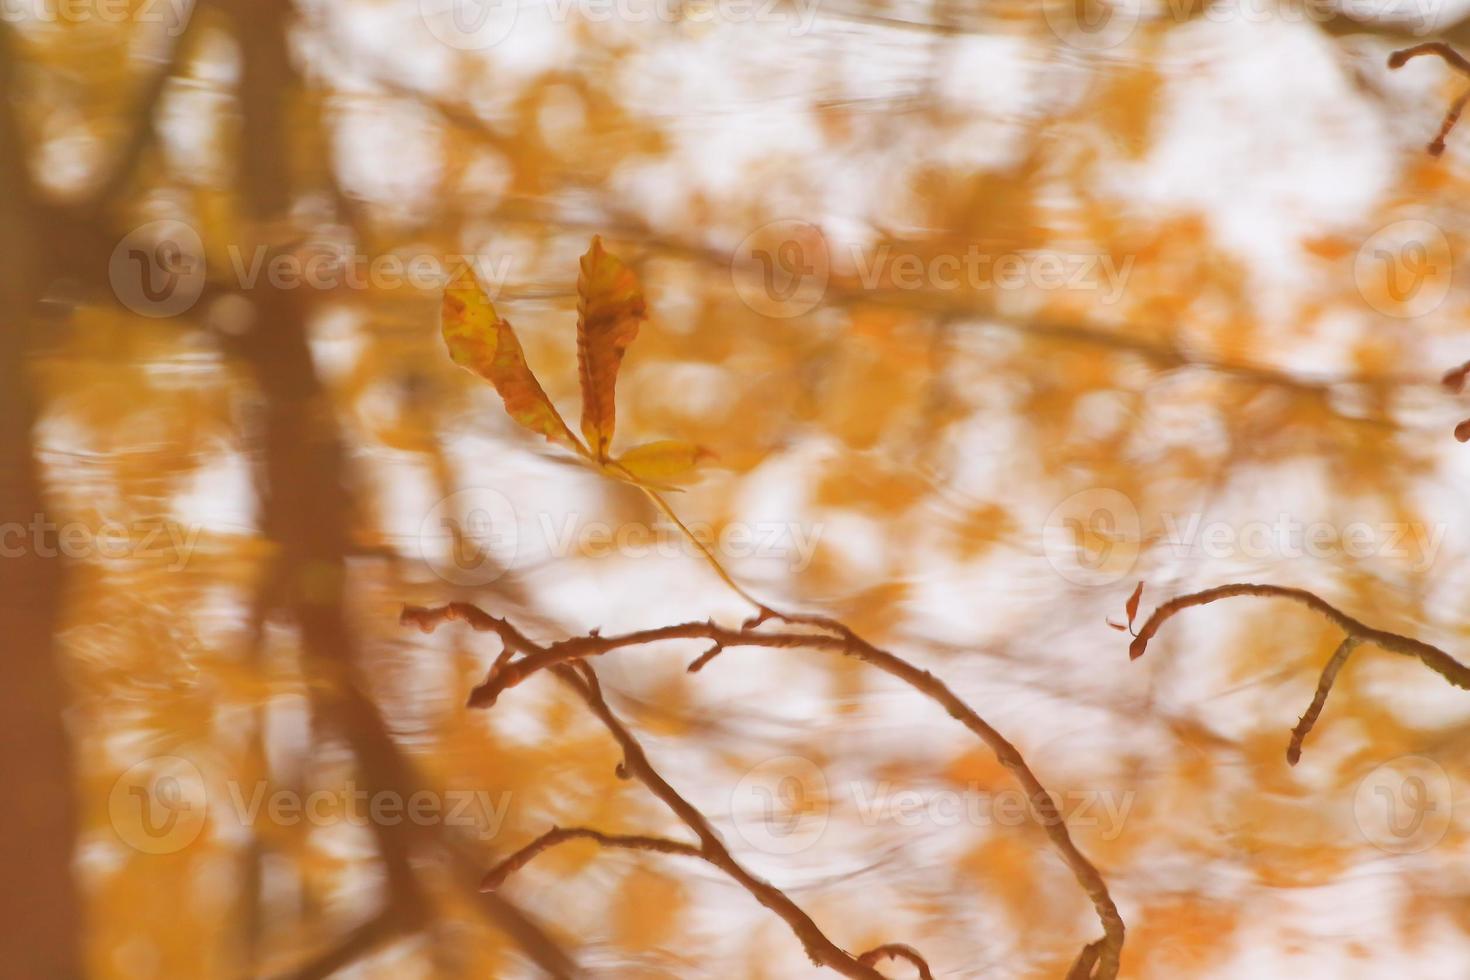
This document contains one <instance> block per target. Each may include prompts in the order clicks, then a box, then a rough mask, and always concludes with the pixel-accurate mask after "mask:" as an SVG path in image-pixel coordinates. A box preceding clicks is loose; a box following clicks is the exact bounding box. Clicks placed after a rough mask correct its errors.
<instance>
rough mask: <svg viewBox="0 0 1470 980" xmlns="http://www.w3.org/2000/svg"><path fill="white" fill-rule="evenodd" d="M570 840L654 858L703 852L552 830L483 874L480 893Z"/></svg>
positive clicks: (664, 841)
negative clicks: (639, 852)
mask: <svg viewBox="0 0 1470 980" xmlns="http://www.w3.org/2000/svg"><path fill="white" fill-rule="evenodd" d="M572 840H590V841H594V842H595V843H597V844H598V845H600V846H602V847H617V848H623V849H625V850H630V851H652V852H654V853H657V854H680V855H683V856H684V857H693V858H700V859H701V860H703V858H704V852H703V851H701V850H700V849H699V848H697V847H695V846H694V845H693V844H685V843H683V842H682V841H676V840H669V839H668V838H667V837H646V836H643V835H640V834H604V833H603V832H602V831H600V830H593V829H592V828H590V827H552V828H551V829H550V830H548V831H547V832H546V833H544V834H542V835H541V836H540V837H537V838H536V839H535V840H533V841H531V843H529V844H527V845H526V846H525V847H523V848H521V849H520V850H519V851H516V852H515V853H514V854H512V855H511V856H510V857H508V858H506V859H505V860H504V861H501V862H500V863H499V864H497V865H496V866H495V867H493V868H491V869H490V870H489V871H487V872H486V873H485V879H484V880H483V881H482V882H481V883H480V889H481V890H482V891H487V892H488V891H494V890H495V889H497V888H499V887H500V886H501V885H503V884H505V879H506V878H508V877H510V876H511V875H512V874H514V873H515V872H517V871H519V870H521V869H522V868H524V867H525V866H526V865H528V864H530V863H531V862H532V861H534V860H535V859H536V857H537V856H538V855H540V854H541V853H542V852H543V851H549V850H551V849H552V848H553V847H556V846H557V845H558V844H565V843H566V842H567V841H572Z"/></svg>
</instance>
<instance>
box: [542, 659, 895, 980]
mask: <svg viewBox="0 0 1470 980" xmlns="http://www.w3.org/2000/svg"><path fill="white" fill-rule="evenodd" d="M553 670H554V672H555V673H556V676H557V677H558V678H560V679H561V681H562V682H563V683H565V684H566V685H567V686H568V687H570V688H571V689H572V690H573V691H575V692H576V693H577V696H578V697H580V698H581V699H582V700H583V701H584V702H585V703H586V704H587V707H588V708H590V709H591V710H592V713H593V714H594V715H596V716H597V719H598V720H599V721H601V722H602V725H603V727H604V728H606V729H607V730H608V733H609V734H611V735H612V737H613V740H614V741H615V742H617V743H618V746H619V748H621V749H622V750H623V764H622V766H621V767H619V773H620V774H623V775H625V776H626V777H631V778H633V779H636V780H638V781H639V782H640V783H642V784H643V785H644V786H647V787H648V789H649V791H650V792H652V793H653V795H654V796H657V797H658V798H659V799H660V800H662V801H663V803H664V805H665V806H667V807H668V808H669V809H670V810H673V811H674V814H675V815H676V816H677V817H678V818H679V819H680V820H682V821H683V822H684V825H685V826H687V827H688V828H689V829H690V830H692V831H694V835H695V836H696V837H698V838H699V854H700V856H701V857H702V858H704V860H706V861H708V862H709V863H710V864H712V865H714V866H715V867H717V868H719V869H720V870H721V871H723V872H724V873H725V874H727V875H729V876H730V877H731V878H732V879H734V880H735V882H736V883H737V884H739V885H740V886H741V887H742V888H744V889H745V890H746V891H747V892H749V893H750V894H751V896H752V897H753V898H755V900H756V901H757V902H760V903H761V904H762V905H764V906H765V907H766V908H768V909H770V910H771V911H772V912H774V913H776V915H778V916H780V917H781V919H782V921H784V922H785V923H786V924H787V925H788V926H789V927H790V928H791V931H792V932H794V933H795V934H796V937H797V938H798V939H799V940H801V944H802V946H803V947H805V949H806V954H807V956H809V957H810V958H811V961H812V962H813V963H815V964H817V965H818V966H825V967H829V968H830V969H832V970H835V971H837V972H838V973H840V974H842V975H843V976H845V977H856V978H860V980H884V977H883V975H882V974H881V973H879V972H878V971H877V970H875V969H873V968H872V967H871V966H866V965H864V964H862V963H859V962H858V961H857V960H856V959H855V958H854V957H853V956H852V954H850V953H848V952H847V951H846V950H844V949H842V948H841V947H839V946H838V945H837V944H836V943H834V942H832V940H830V939H828V938H827V936H826V934H825V933H823V932H822V930H821V929H820V928H819V927H818V926H817V924H816V923H815V922H814V921H812V918H811V916H809V915H807V914H806V912H805V911H804V910H803V909H802V908H801V906H799V905H797V904H796V903H795V902H793V901H792V900H791V899H790V897H788V896H787V894H786V893H785V892H783V891H782V890H781V889H779V888H777V887H776V886H775V885H773V884H771V883H770V882H768V881H766V880H764V879H762V878H758V877H756V876H755V875H753V874H751V873H750V872H749V871H747V870H746V869H745V867H744V866H743V865H742V864H741V863H740V862H739V861H736V860H735V858H734V857H733V856H732V855H731V854H730V852H729V850H728V849H727V848H726V847H725V844H724V842H723V841H722V840H720V836H719V835H718V834H716V833H715V830H714V828H713V827H712V826H710V822H709V820H708V819H706V818H705V815H704V814H703V813H701V812H700V811H699V809H698V808H697V807H696V806H695V805H694V804H692V803H690V802H689V801H688V800H686V799H684V797H683V796H681V795H680V794H679V791H678V790H676V789H674V787H672V786H670V785H669V783H668V781H667V780H665V779H664V778H663V776H661V775H659V772H658V770H657V769H655V768H654V767H653V763H651V762H649V761H648V756H647V754H646V753H644V751H643V746H642V745H641V744H639V742H638V739H637V738H636V737H635V736H634V735H633V733H632V732H631V731H629V730H628V728H627V726H626V725H624V724H623V723H622V721H620V720H619V719H618V717H617V715H615V714H613V712H612V709H611V708H609V707H608V705H607V701H606V699H604V698H603V696H602V687H601V685H600V684H598V681H597V675H596V674H595V673H593V671H592V668H591V666H589V665H588V664H585V663H578V664H575V665H567V664H563V665H559V666H557V667H555V668H553Z"/></svg>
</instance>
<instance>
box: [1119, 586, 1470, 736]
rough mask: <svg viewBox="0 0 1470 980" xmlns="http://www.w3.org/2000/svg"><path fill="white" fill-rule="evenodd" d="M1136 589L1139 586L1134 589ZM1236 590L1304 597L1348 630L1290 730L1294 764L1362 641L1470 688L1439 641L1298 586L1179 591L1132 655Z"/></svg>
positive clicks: (1147, 625) (1467, 673)
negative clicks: (1387, 625)
mask: <svg viewBox="0 0 1470 980" xmlns="http://www.w3.org/2000/svg"><path fill="white" fill-rule="evenodd" d="M1134 595H1135V596H1137V595H1138V593H1137V592H1135V593H1134ZM1234 596H1256V597H1260V598H1278V599H1290V600H1291V601H1293V602H1297V603H1300V604H1302V605H1304V606H1306V607H1307V608H1308V609H1313V610H1315V611H1317V612H1318V613H1321V614H1322V615H1323V616H1326V617H1327V618H1328V619H1329V620H1331V621H1332V623H1333V624H1334V625H1336V626H1337V627H1339V628H1340V629H1341V630H1343V632H1345V633H1346V634H1347V636H1346V638H1344V639H1343V641H1342V643H1341V644H1340V645H1339V646H1338V648H1337V650H1336V652H1335V653H1333V655H1332V658H1331V659H1330V660H1328V662H1327V665H1326V666H1325V667H1324V668H1323V670H1322V677H1321V680H1320V681H1319V682H1318V684H1317V692H1316V695H1315V696H1314V697H1313V698H1312V703H1311V705H1310V706H1309V707H1308V708H1307V711H1306V713H1305V714H1303V715H1302V718H1301V720H1300V721H1299V722H1298V723H1297V726H1296V728H1295V729H1294V730H1293V731H1292V733H1291V742H1290V744H1289V746H1288V747H1287V750H1286V759H1287V762H1289V763H1290V764H1291V765H1296V763H1297V760H1298V759H1300V758H1301V748H1302V742H1303V741H1304V740H1305V739H1306V737H1307V735H1308V733H1310V732H1311V730H1312V726H1313V725H1314V724H1316V721H1317V717H1318V716H1319V715H1320V714H1321V713H1322V707H1323V705H1325V704H1326V703H1327V695H1328V693H1329V692H1330V691H1331V689H1332V684H1333V682H1334V681H1335V680H1336V679H1337V674H1338V672H1339V671H1340V670H1341V669H1342V667H1343V665H1344V664H1345V663H1347V660H1348V658H1349V657H1350V656H1351V655H1352V653H1353V651H1354V650H1355V649H1356V648H1357V647H1358V646H1359V645H1361V644H1364V643H1371V644H1373V645H1374V646H1377V647H1381V648H1382V649H1384V650H1387V651H1389V652H1390V653H1397V654H1401V655H1403V656H1406V657H1414V658H1416V659H1418V660H1420V661H1422V662H1423V664H1424V665H1425V666H1426V667H1428V668H1429V669H1430V670H1432V671H1434V672H1435V673H1436V674H1439V675H1440V676H1441V677H1443V678H1444V679H1445V680H1447V681H1449V682H1450V683H1451V684H1453V685H1454V686H1455V687H1458V688H1462V689H1465V690H1470V667H1466V666H1465V665H1464V664H1462V663H1460V662H1459V661H1458V660H1456V659H1455V658H1454V657H1452V656H1450V655H1449V654H1448V653H1445V652H1444V651H1443V650H1441V649H1440V648H1439V647H1436V646H1432V645H1430V644H1428V643H1425V642H1423V641H1422V640H1416V639H1414V638H1413V637H1411V636H1403V635H1401V634H1399V633H1390V632H1388V631H1387V630H1381V629H1376V628H1374V627H1372V626H1369V625H1367V624H1366V623H1363V622H1361V621H1360V620H1357V619H1354V618H1353V617H1352V616H1349V615H1348V614H1347V613H1345V612H1343V611H1342V610H1340V609H1338V608H1337V607H1335V606H1333V605H1332V604H1330V603H1328V602H1327V601H1326V600H1325V599H1322V598H1320V597H1318V596H1317V595H1315V594H1314V593H1311V592H1308V591H1307V590H1305V589H1295V588H1291V587H1289V586H1283V585H1252V584H1249V583H1240V584H1235V585H1221V586H1217V587H1215V588H1213V589H1205V590H1204V591H1203V592H1194V593H1190V594H1189V595H1182V596H1177V597H1175V598H1173V599H1170V600H1169V601H1168V602H1166V603H1164V604H1163V605H1161V606H1159V607H1158V608H1157V609H1155V610H1154V611H1153V614H1152V615H1151V616H1149V618H1148V620H1147V621H1145V622H1144V624H1143V626H1142V627H1140V628H1139V630H1138V632H1137V634H1135V636H1134V639H1133V643H1132V644H1131V645H1130V646H1129V648H1128V655H1129V657H1130V658H1131V659H1133V660H1137V659H1138V658H1139V657H1141V656H1143V654H1144V652H1145V651H1146V650H1147V649H1148V643H1149V640H1151V639H1153V637H1154V634H1155V633H1157V632H1158V631H1159V628H1160V627H1161V626H1163V625H1164V623H1166V622H1168V620H1169V619H1170V618H1171V617H1173V616H1175V615H1177V614H1178V613H1181V612H1183V611H1184V610H1186V609H1191V608H1193V607H1195V606H1206V605H1209V604H1210V603H1212V602H1216V601H1218V600H1220V599H1229V598H1232V597H1234ZM1130 605H1132V608H1130V610H1129V617H1128V618H1129V625H1130V626H1131V625H1132V620H1133V611H1134V610H1135V609H1136V605H1134V604H1132V603H1131V602H1130Z"/></svg>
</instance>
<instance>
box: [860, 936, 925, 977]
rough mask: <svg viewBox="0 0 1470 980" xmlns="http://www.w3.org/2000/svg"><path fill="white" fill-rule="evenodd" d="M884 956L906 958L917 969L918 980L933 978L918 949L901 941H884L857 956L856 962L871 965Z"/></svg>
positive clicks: (894, 958)
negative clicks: (880, 944)
mask: <svg viewBox="0 0 1470 980" xmlns="http://www.w3.org/2000/svg"><path fill="white" fill-rule="evenodd" d="M884 957H887V958H888V959H893V960H908V961H909V962H910V963H912V964H913V965H914V968H915V969H917V970H918V971H919V980H934V974H933V973H931V972H930V971H929V964H928V963H927V962H925V961H924V957H922V956H920V955H919V951H918V950H916V949H914V948H913V947H912V946H905V945H904V944H903V943H884V944H883V945H882V946H878V947H876V948H874V949H870V950H868V951H867V952H866V953H864V954H863V955H862V956H859V957H858V962H859V963H864V964H866V965H868V966H873V965H875V964H876V963H877V962H878V961H879V960H881V959H883V958H884Z"/></svg>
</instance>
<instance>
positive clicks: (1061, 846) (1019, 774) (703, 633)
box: [401, 603, 1124, 980]
mask: <svg viewBox="0 0 1470 980" xmlns="http://www.w3.org/2000/svg"><path fill="white" fill-rule="evenodd" d="M773 617H774V618H780V617H779V614H769V611H763V613H762V614H761V615H760V616H757V617H756V618H755V619H754V620H752V621H751V622H750V623H747V624H746V625H745V626H744V627H743V628H741V629H739V630H734V629H729V628H726V627H722V626H719V625H717V624H715V623H713V622H709V621H706V622H691V623H679V624H675V625H672V626H664V627H659V628H656V629H649V630H641V631H639V632H635V633H626V634H622V635H618V636H600V635H589V636H579V637H574V638H572V639H568V640H563V641H561V642H559V643H553V644H551V645H550V646H546V647H540V646H537V645H536V644H535V643H533V642H531V641H530V640H529V639H527V638H526V637H525V636H524V635H522V634H521V633H520V632H519V631H518V630H516V629H515V627H514V626H512V625H511V624H510V623H508V622H506V621H505V620H502V619H499V618H497V617H495V616H492V615H490V614H489V613H486V612H484V611H483V610H481V609H479V608H477V607H475V606H473V605H471V604H469V603H451V604H449V605H448V606H442V607H439V608H435V609H425V608H422V607H412V606H411V607H406V608H405V609H404V610H403V613H402V615H401V622H403V623H405V624H409V623H411V624H414V625H416V626H418V627H419V628H420V629H421V630H423V631H425V632H431V631H432V630H433V629H434V628H435V627H436V626H438V625H439V624H440V623H443V622H445V621H447V620H460V621H463V622H466V623H468V624H469V625H470V626H471V627H472V628H473V629H476V630H481V631H485V632H494V633H497V634H499V635H500V638H501V642H503V643H505V644H506V645H507V646H508V647H515V648H516V649H518V650H520V651H521V652H522V653H523V654H524V656H522V657H521V658H520V659H517V660H509V661H501V662H498V663H497V666H496V667H495V668H492V670H491V671H490V675H489V676H488V677H487V678H486V679H485V682H484V683H483V684H481V685H480V686H479V687H477V688H476V689H475V690H474V692H473V693H472V694H471V695H470V704H471V705H472V706H477V707H489V706H490V705H493V704H494V703H495V701H496V699H497V698H498V697H499V696H500V694H501V693H502V692H504V691H505V690H506V689H508V688H511V687H515V686H516V685H518V684H520V683H521V682H522V681H524V680H525V679H526V678H528V677H530V676H531V675H532V674H534V673H536V672H537V671H540V670H546V669H554V670H558V671H560V670H562V669H563V668H564V667H565V666H566V665H567V664H569V663H573V662H579V661H584V660H586V659H587V658H590V657H595V656H601V655H602V654H605V653H608V652H610V651H612V650H617V649H621V648H624V647H632V646H642V645H644V644H648V643H656V642H659V641H661V640H677V639H686V640H690V639H698V640H708V641H710V642H713V643H716V644H719V646H720V647H721V648H734V647H767V648H787V649H820V650H829V651H833V652H836V653H841V654H843V655H845V656H851V657H855V658H856V659H858V660H862V661H864V662H866V663H869V664H872V665H873V666H875V667H877V668H878V669H880V670H882V671H884V672H885V673H888V674H891V675H892V676H894V677H897V678H899V679H900V680H902V681H904V682H905V683H907V684H908V685H909V686H910V687H912V688H914V689H915V690H916V691H918V692H920V693H921V694H924V695H925V696H927V697H928V698H930V699H931V700H933V701H935V702H937V703H938V704H939V705H940V706H941V707H943V708H944V709H945V711H946V713H948V714H949V715H950V717H952V718H954V719H956V720H957V721H959V722H960V723H961V724H963V725H964V726H965V727H966V728H968V729H970V731H971V732H973V733H974V734H975V735H976V736H978V737H979V738H980V740H981V741H983V742H984V743H985V744H986V745H987V746H988V747H989V748H990V750H991V751H992V752H993V753H994V754H995V756H996V758H997V760H999V761H1000V763H1001V764H1002V765H1004V766H1005V767H1006V768H1007V769H1009V770H1010V771H1011V773H1012V774H1013V775H1014V776H1015V777H1016V779H1017V781H1018V782H1020V784H1021V786H1022V787H1023V788H1024V790H1025V792H1026V797H1027V799H1028V800H1029V801H1030V804H1031V806H1030V813H1031V816H1032V819H1033V820H1034V821H1035V822H1036V823H1037V824H1038V825H1039V826H1040V827H1041V828H1042V829H1043V830H1044V831H1045V832H1046V835H1047V836H1048V837H1049V838H1050V839H1051V842H1052V845H1053V846H1054V847H1055V848H1056V849H1057V851H1058V853H1059V854H1060V855H1061V857H1062V859H1063V860H1064V861H1065V862H1066V864H1067V866H1068V868H1069V869H1071V871H1072V874H1073V876H1074V877H1075V878H1076V879H1077V882H1078V884H1079V885H1081V886H1082V889H1083V891H1085V892H1086V893H1087V895H1088V897H1089V898H1090V899H1091V900H1092V903H1093V906H1094V907H1095V908H1096V910H1097V914H1098V918H1099V920H1100V921H1101V922H1102V925H1103V933H1104V939H1103V940H1102V942H1101V945H1100V946H1099V950H1098V953H1097V973H1096V977H1097V978H1099V980H1111V978H1113V977H1116V976H1117V971H1118V961H1119V957H1120V955H1121V950H1122V946H1123V938H1124V926H1123V920H1122V917H1121V916H1120V915H1119V914H1118V910H1117V906H1116V905H1114V903H1113V900H1112V897H1111V896H1110V895H1109V893H1108V889H1107V885H1106V883H1105V882H1104V881H1103V878H1102V875H1101V874H1100V873H1099V872H1098V870H1097V868H1096V867H1094V866H1093V864H1092V862H1090V861H1089V860H1088V859H1087V858H1086V856H1085V855H1083V854H1082V852H1081V851H1080V850H1079V849H1078V848H1077V845H1076V844H1075V843H1074V842H1073V841H1072V838H1071V834H1070V833H1069V832H1068V830H1067V825H1066V822H1065V821H1064V820H1063V819H1062V817H1061V814H1060V813H1059V812H1058V810H1057V806H1056V803H1055V801H1054V800H1053V798H1052V796H1051V794H1050V793H1049V792H1048V791H1047V790H1046V788H1045V787H1044V786H1042V784H1041V781H1040V780H1038V779H1037V778H1036V775H1035V773H1033V772H1032V771H1031V768H1030V767H1029V766H1028V765H1027V764H1026V761H1025V759H1024V758H1023V757H1022V756H1021V753H1020V751H1018V750H1017V749H1016V747H1015V746H1014V745H1012V744H1011V743H1010V741H1008V740H1007V739H1006V738H1005V737H1004V736H1003V735H1001V734H1000V732H998V731H997V730H996V729H994V728H992V727H991V726H990V725H989V724H988V723H987V722H986V721H985V720H984V719H982V718H981V717H980V716H979V715H978V714H976V713H975V711H974V709H972V708H971V707H970V706H969V705H968V704H966V703H965V702H964V700H962V699H961V698H960V697H959V696H958V695H957V694H955V693H954V691H952V690H951V689H950V688H949V687H948V686H947V685H945V684H944V682H943V681H941V680H939V679H938V678H937V677H935V676H934V675H933V674H930V673H929V672H928V671H926V670H922V669H920V668H918V667H915V666H914V665H913V664H910V663H909V662H908V661H906V660H903V659H902V658H900V657H897V656H895V655H894V654H892V653H889V652H888V651H886V650H882V649H880V648H878V647H876V646H874V645H873V644H871V643H869V642H868V641H866V640H864V639H863V638H862V637H860V636H858V635H857V634H856V633H854V632H852V631H851V630H850V629H848V628H847V627H845V626H843V625H842V624H841V623H837V622H835V621H833V620H828V619H825V618H824V617H799V619H800V620H801V621H802V622H805V623H808V624H810V625H815V626H822V627H826V628H828V629H830V630H832V631H833V632H832V633H794V632H759V631H757V630H756V629H755V626H756V625H759V624H760V623H761V622H764V621H768V620H769V619H771V618H773ZM594 710H595V709H594ZM629 768H630V770H631V769H634V768H635V767H633V766H631V765H630V766H629ZM634 774H635V775H637V773H636V771H635V773H634ZM655 793H656V794H657V793H658V791H657V790H655ZM666 802H667V801H666ZM670 805H671V806H672V804H670ZM675 810H676V812H677V808H675ZM681 816H682V814H681ZM701 839H703V837H701Z"/></svg>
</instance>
